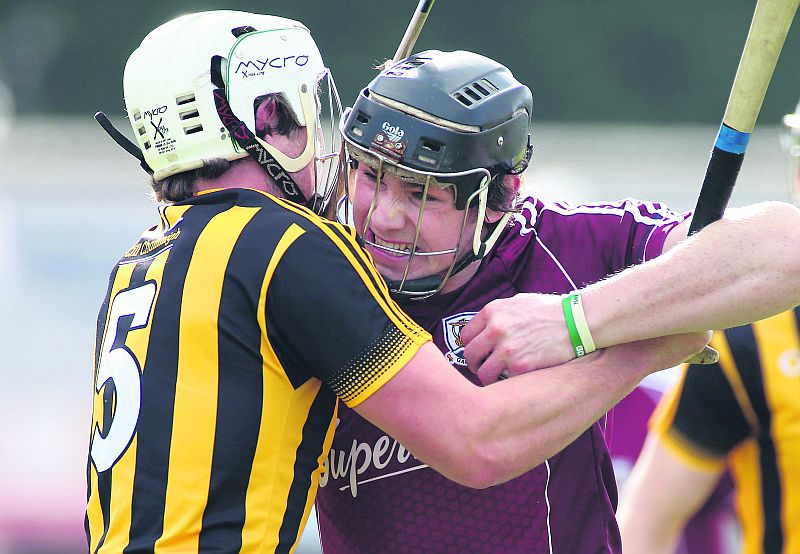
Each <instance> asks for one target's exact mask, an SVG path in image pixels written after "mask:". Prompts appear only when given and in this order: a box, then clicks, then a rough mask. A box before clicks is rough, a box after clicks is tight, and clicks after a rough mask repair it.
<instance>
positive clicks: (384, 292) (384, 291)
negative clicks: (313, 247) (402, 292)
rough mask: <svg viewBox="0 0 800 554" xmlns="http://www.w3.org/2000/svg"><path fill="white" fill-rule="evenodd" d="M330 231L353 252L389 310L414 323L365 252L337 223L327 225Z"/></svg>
mask: <svg viewBox="0 0 800 554" xmlns="http://www.w3.org/2000/svg"><path fill="white" fill-rule="evenodd" d="M328 228H329V229H331V231H333V232H334V234H335V235H337V236H338V237H339V238H340V239H341V240H342V242H343V243H344V244H345V245H347V246H348V247H349V249H350V251H351V252H352V253H353V257H355V259H357V260H358V261H359V263H360V265H361V268H362V269H363V270H364V273H366V274H367V275H369V279H370V282H371V283H372V285H373V286H374V287H375V290H377V291H379V293H380V295H381V298H382V299H383V301H384V302H385V304H386V306H387V307H388V308H389V309H390V310H391V312H392V313H393V314H394V315H395V317H397V319H399V320H400V321H403V322H405V323H406V324H409V323H411V324H413V325H416V324H415V323H414V322H413V320H412V319H411V318H410V317H409V316H408V315H407V314H406V313H405V312H404V311H402V310H401V309H400V307H399V306H398V305H397V304H396V303H395V302H394V301H393V300H392V298H391V296H390V295H389V289H388V288H387V287H386V282H385V281H383V279H382V278H381V277H379V274H378V273H377V269H376V268H375V266H374V265H372V264H371V263H370V262H369V261H368V260H367V259H365V254H364V252H363V251H361V250H358V249H356V247H355V246H354V245H353V244H352V243H351V242H350V240H349V239H348V237H347V236H345V235H344V233H342V230H341V228H340V227H339V226H337V225H329V227H328Z"/></svg>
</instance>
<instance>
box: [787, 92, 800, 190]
mask: <svg viewBox="0 0 800 554" xmlns="http://www.w3.org/2000/svg"><path fill="white" fill-rule="evenodd" d="M783 124H784V125H785V126H786V135H785V137H786V147H787V149H788V151H789V161H790V164H791V165H790V169H789V171H790V176H789V183H790V192H791V194H792V198H793V199H794V202H795V204H798V205H800V102H798V103H797V107H796V108H795V110H794V113H791V114H787V115H785V116H783Z"/></svg>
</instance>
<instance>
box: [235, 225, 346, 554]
mask: <svg viewBox="0 0 800 554" xmlns="http://www.w3.org/2000/svg"><path fill="white" fill-rule="evenodd" d="M303 233H305V231H304V230H303V229H302V228H301V227H300V226H299V225H297V224H294V223H293V224H292V225H290V226H289V228H288V229H287V230H286V232H285V233H284V234H283V236H282V237H281V239H280V241H278V245H277V246H276V248H275V251H274V252H273V255H272V257H271V259H270V261H269V265H268V266H267V271H266V273H265V275H264V281H263V283H262V286H261V294H260V296H259V306H258V324H259V327H260V328H261V336H262V341H261V355H262V357H263V359H264V373H263V376H264V380H263V401H264V408H263V413H266V414H270V417H264V418H262V419H261V425H260V428H259V433H258V437H259V439H258V443H257V445H256V451H255V455H254V457H253V467H252V470H251V473H250V480H249V483H248V487H247V498H246V508H245V510H246V513H247V519H246V520H245V524H244V528H243V530H242V551H244V552H248V551H251V550H252V551H257V550H259V549H261V550H263V551H264V552H272V551H274V550H275V548H276V546H277V545H278V542H279V537H278V533H279V531H280V527H281V522H282V520H283V516H284V513H285V512H286V500H287V499H288V497H289V489H290V487H291V486H292V483H293V482H294V477H295V474H294V463H293V459H285V456H287V455H289V456H292V457H293V456H294V453H295V452H296V451H297V447H298V446H299V445H300V443H301V441H302V438H303V437H302V431H303V423H304V422H305V419H306V417H307V416H308V414H309V412H310V410H311V404H312V403H313V401H314V399H315V398H316V395H317V394H318V393H319V390H320V386H321V382H320V381H319V380H318V379H309V380H308V381H306V383H304V384H303V385H302V386H301V387H300V388H298V389H297V390H294V388H293V386H292V383H291V382H290V381H289V378H288V377H287V375H286V371H285V370H284V368H283V367H282V366H281V363H280V361H279V360H278V357H277V355H276V354H275V351H274V349H273V348H272V345H271V344H270V343H269V340H268V338H267V337H268V334H267V322H266V303H267V302H269V296H268V294H267V289H268V288H269V285H270V282H271V280H272V276H273V275H274V274H275V270H276V268H277V267H278V264H279V263H280V261H281V259H282V258H283V256H284V254H285V253H286V251H287V250H288V249H289V247H290V246H291V245H292V244H293V243H294V242H295V241H296V240H297V239H298V238H299V237H300V236H302V235H303ZM335 421H336V418H335V417H333V418H331V423H330V428H329V430H328V437H326V444H325V446H324V447H323V453H325V454H327V452H328V450H329V449H330V443H331V442H332V439H333V429H335ZM319 464H320V466H321V464H322V461H321V460H320V461H319ZM318 481H319V471H315V474H314V477H313V478H312V483H311V488H310V491H316V484H317V482H318ZM311 496H312V497H313V495H311ZM264 499H269V502H268V503H267V502H264V501H263V500H264ZM309 511H310V502H307V503H306V506H305V514H304V518H303V520H302V524H301V528H302V527H303V526H304V525H305V522H306V520H307V518H308V512H309Z"/></svg>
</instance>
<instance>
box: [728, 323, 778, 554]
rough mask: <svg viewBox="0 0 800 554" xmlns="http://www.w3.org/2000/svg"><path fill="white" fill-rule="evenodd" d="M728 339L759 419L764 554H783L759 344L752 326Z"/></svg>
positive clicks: (730, 334)
mask: <svg viewBox="0 0 800 554" xmlns="http://www.w3.org/2000/svg"><path fill="white" fill-rule="evenodd" d="M725 338H726V339H727V340H728V344H729V345H730V347H731V353H732V354H733V359H734V360H735V361H736V367H737V368H738V369H739V374H740V375H741V377H742V381H743V382H744V386H745V388H746V389H747V392H748V395H749V396H750V402H751V403H752V404H753V409H754V410H755V412H756V416H757V417H758V421H759V425H760V426H761V433H759V437H758V447H759V463H760V464H761V472H760V474H761V496H762V502H763V506H762V510H763V514H764V544H763V552H764V553H765V554H772V553H776V554H777V553H780V552H781V551H782V550H783V529H782V526H781V523H782V518H781V481H780V471H779V468H778V461H777V456H776V453H775V442H774V441H773V439H772V432H771V423H772V415H771V414H770V411H769V405H768V404H767V398H766V393H765V391H764V376H763V371H762V368H761V361H760V360H759V356H758V343H757V342H756V338H755V335H754V334H753V328H752V326H750V325H744V326H742V327H735V328H733V329H728V330H726V331H725Z"/></svg>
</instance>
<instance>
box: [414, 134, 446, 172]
mask: <svg viewBox="0 0 800 554" xmlns="http://www.w3.org/2000/svg"><path fill="white" fill-rule="evenodd" d="M443 147H444V144H442V143H440V142H434V141H432V140H430V139H420V141H419V145H418V146H417V150H416V152H414V158H416V159H417V160H418V161H420V162H422V163H424V164H427V165H429V166H432V167H437V166H438V165H439V160H440V158H441V155H442V148H443Z"/></svg>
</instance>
